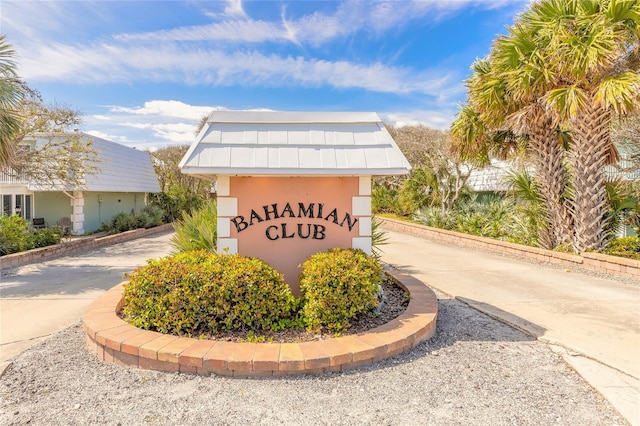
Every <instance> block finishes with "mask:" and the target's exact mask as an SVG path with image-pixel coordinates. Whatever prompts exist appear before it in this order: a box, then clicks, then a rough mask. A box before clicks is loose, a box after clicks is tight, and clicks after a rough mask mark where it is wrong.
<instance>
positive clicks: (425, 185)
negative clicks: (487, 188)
mask: <svg viewBox="0 0 640 426" xmlns="http://www.w3.org/2000/svg"><path fill="white" fill-rule="evenodd" d="M390 133H391V135H392V136H393V138H394V139H395V141H396V142H397V144H398V147H399V148H400V149H401V150H402V152H403V153H404V154H405V156H406V157H407V159H408V160H409V162H410V163H411V164H412V166H413V167H414V171H413V172H412V175H411V176H409V178H408V180H407V182H408V183H406V184H405V185H404V188H405V191H409V190H410V191H412V192H414V194H413V195H411V196H410V195H409V194H405V196H404V198H405V199H407V200H413V201H414V202H415V200H421V201H420V203H419V204H422V205H418V206H417V207H418V208H420V207H425V206H427V205H436V204H437V205H439V206H440V209H441V210H442V212H443V213H445V212H447V211H449V210H450V209H451V208H452V207H453V206H454V204H455V203H456V202H457V201H458V200H459V199H460V197H461V196H462V194H463V193H464V191H463V190H464V188H465V186H466V184H467V181H468V180H469V175H470V174H471V171H472V170H473V167H474V166H472V165H471V164H465V163H463V162H462V159H461V157H460V156H459V155H458V154H457V152H455V151H454V150H453V149H452V140H451V138H450V137H449V135H448V134H447V133H445V132H442V131H440V130H435V129H431V128H428V127H426V126H421V125H420V126H405V127H400V128H394V129H391V131H390ZM401 191H402V190H401Z"/></svg>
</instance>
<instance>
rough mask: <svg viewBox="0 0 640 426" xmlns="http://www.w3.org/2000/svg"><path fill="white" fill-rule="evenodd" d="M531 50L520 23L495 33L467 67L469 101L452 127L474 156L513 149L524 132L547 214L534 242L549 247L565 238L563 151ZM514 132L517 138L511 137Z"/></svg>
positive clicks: (567, 230)
mask: <svg viewBox="0 0 640 426" xmlns="http://www.w3.org/2000/svg"><path fill="white" fill-rule="evenodd" d="M534 52H535V46H534V45H533V44H532V43H530V41H529V33H528V31H527V29H526V28H524V27H522V26H515V27H513V28H511V29H510V34H509V36H505V37H502V38H500V39H498V40H497V41H496V43H495V44H494V47H493V50H492V52H491V55H490V56H489V58H487V59H484V60H480V61H476V63H475V64H474V65H473V67H472V69H473V71H474V73H473V75H472V77H471V78H470V79H469V80H468V81H467V87H468V88H469V103H470V105H472V106H467V107H465V108H463V109H462V110H461V112H460V114H459V116H458V119H457V120H456V121H455V122H454V123H453V125H452V133H453V134H454V135H457V136H458V138H459V139H460V138H462V140H464V141H465V145H466V147H465V148H464V149H465V150H471V151H472V152H482V154H481V156H480V157H485V156H487V157H488V156H490V155H492V154H493V155H495V154H496V153H499V154H500V155H499V156H502V157H504V156H505V153H507V152H514V151H516V152H517V148H516V147H517V145H518V144H520V143H521V141H522V140H523V139H522V137H525V140H526V151H527V153H528V158H529V160H530V162H531V163H532V165H533V167H534V169H535V174H536V184H537V186H538V187H539V190H540V194H541V199H542V203H543V205H544V208H545V215H546V218H547V221H546V222H547V224H546V226H545V227H544V229H541V230H540V232H539V233H538V234H539V235H538V244H539V245H540V246H542V247H545V248H555V247H556V246H558V245H559V244H562V243H565V242H568V241H570V239H571V219H570V215H569V211H568V208H567V203H566V197H565V192H566V191H565V190H566V186H567V176H566V165H565V151H564V149H563V146H562V144H561V143H560V141H559V138H558V133H557V127H558V126H557V123H556V121H554V119H553V116H552V115H551V114H549V113H548V112H547V111H546V110H545V108H544V107H543V105H541V103H540V102H539V98H540V96H541V95H542V94H544V93H545V90H544V89H545V88H546V84H547V83H546V81H545V75H544V73H542V72H540V67H538V66H537V64H536V63H535V61H536V60H537V58H536V56H535V54H534ZM525 82H526V83H527V84H526V85H525V84H523V83H525ZM514 133H515V134H519V135H521V138H520V139H518V138H514V137H513V135H514ZM505 135H510V137H508V138H505V137H504V136H505ZM498 151H499V152H498Z"/></svg>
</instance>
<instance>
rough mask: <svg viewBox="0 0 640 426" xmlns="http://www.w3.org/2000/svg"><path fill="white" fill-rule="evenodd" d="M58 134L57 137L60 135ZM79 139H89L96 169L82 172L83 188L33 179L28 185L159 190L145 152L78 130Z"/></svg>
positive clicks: (35, 187)
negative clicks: (90, 172) (88, 172)
mask: <svg viewBox="0 0 640 426" xmlns="http://www.w3.org/2000/svg"><path fill="white" fill-rule="evenodd" d="M63 137H64V136H59V137H58V138H63ZM81 138H82V139H83V140H85V141H86V140H89V141H91V142H92V143H93V145H92V147H93V148H94V149H95V150H96V153H97V157H98V159H99V161H100V162H99V163H98V164H97V167H98V168H99V169H100V170H99V171H98V172H97V173H96V174H93V175H86V176H85V185H84V187H83V188H56V187H48V186H43V185H41V184H40V183H38V182H33V183H31V184H30V185H29V186H30V188H31V189H32V190H37V191H59V190H60V189H69V190H74V189H81V190H83V191H96V192H160V184H159V183H158V176H157V175H156V172H155V170H154V169H153V164H152V163H151V157H150V156H149V153H148V152H145V151H138V150H137V149H134V148H129V147H127V146H124V145H120V144H118V143H115V142H111V141H108V140H106V139H101V138H98V137H96V136H91V135H88V134H85V133H81ZM45 139H46V138H45V137H36V144H38V143H44V142H45Z"/></svg>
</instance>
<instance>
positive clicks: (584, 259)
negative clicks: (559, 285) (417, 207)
mask: <svg viewBox="0 0 640 426" xmlns="http://www.w3.org/2000/svg"><path fill="white" fill-rule="evenodd" d="M380 221H381V222H382V225H383V228H384V229H387V230H389V231H397V232H402V233H405V234H410V235H414V236H417V237H422V238H428V239H430V240H434V241H443V242H446V243H452V244H458V245H461V246H464V247H473V248H479V249H483V250H489V251H493V252H497V253H501V254H509V255H514V256H519V257H523V258H527V259H532V260H537V261H541V262H549V263H553V264H557V265H563V266H567V267H575V268H583V269H588V270H591V271H595V272H605V273H608V274H614V275H623V276H627V277H631V278H636V279H640V260H634V259H627V258H624V257H619V256H610V255H606V254H602V253H589V252H587V253H582V254H580V255H575V254H569V253H562V252H559V251H554V250H545V249H541V248H538V247H530V246H525V245H522V244H515V243H510V242H507V241H500V240H494V239H492V238H486V237H478V236H476V235H469V234H463V233H461V232H455V231H449V230H446V229H440V228H432V227H430V226H425V225H419V224H417V223H411V222H405V221H401V220H396V219H389V218H386V217H381V218H380Z"/></svg>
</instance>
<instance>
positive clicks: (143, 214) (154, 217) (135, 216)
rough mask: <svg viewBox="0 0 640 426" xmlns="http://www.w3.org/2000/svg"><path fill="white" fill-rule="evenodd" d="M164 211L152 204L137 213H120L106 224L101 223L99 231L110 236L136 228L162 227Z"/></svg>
mask: <svg viewBox="0 0 640 426" xmlns="http://www.w3.org/2000/svg"><path fill="white" fill-rule="evenodd" d="M163 217H164V211H163V210H162V209H161V208H160V207H158V206H157V205H154V204H149V205H148V206H145V207H144V208H143V209H142V210H140V212H139V213H133V212H132V213H125V212H120V213H118V214H116V215H115V216H113V217H112V218H111V219H110V220H108V221H107V222H103V223H102V225H101V226H100V231H102V232H108V233H110V234H117V233H119V232H126V231H131V230H132V229H138V228H153V227H154V226H159V225H162V223H163Z"/></svg>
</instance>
